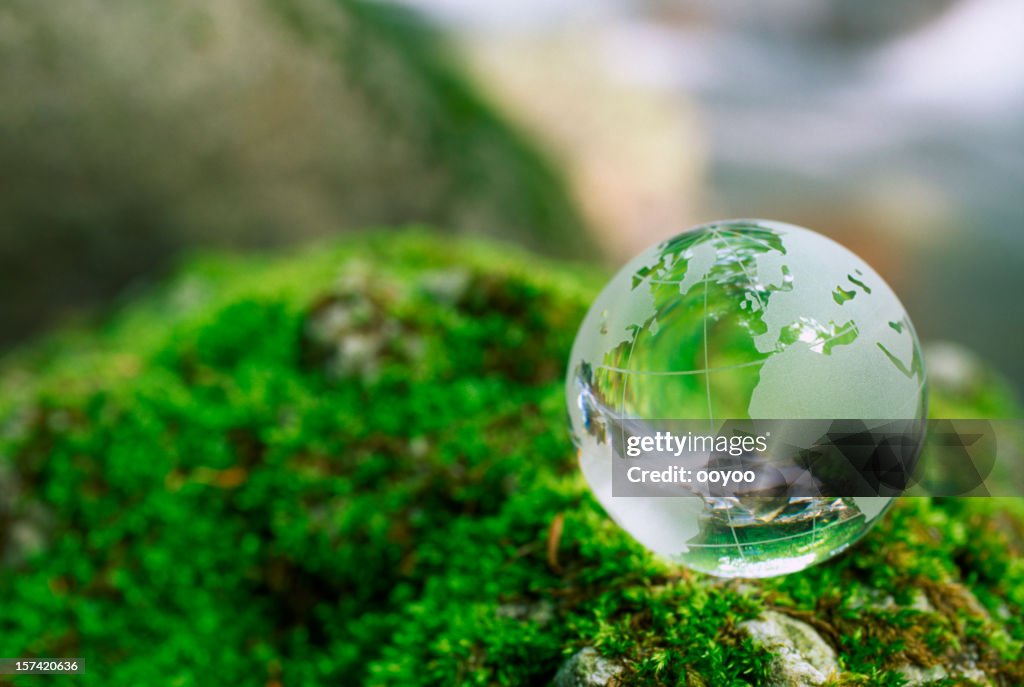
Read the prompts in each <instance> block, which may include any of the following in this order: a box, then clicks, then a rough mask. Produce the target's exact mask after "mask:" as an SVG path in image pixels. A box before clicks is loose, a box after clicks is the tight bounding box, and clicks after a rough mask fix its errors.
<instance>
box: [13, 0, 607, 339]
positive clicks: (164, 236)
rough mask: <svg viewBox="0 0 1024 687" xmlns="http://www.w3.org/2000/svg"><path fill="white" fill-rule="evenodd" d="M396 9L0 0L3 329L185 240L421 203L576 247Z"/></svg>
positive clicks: (40, 319)
mask: <svg viewBox="0 0 1024 687" xmlns="http://www.w3.org/2000/svg"><path fill="white" fill-rule="evenodd" d="M452 62H453V61H452V59H451V57H450V55H449V54H448V53H447V50H446V48H445V46H444V44H443V43H442V42H441V41H440V40H439V39H438V38H437V37H436V36H435V35H433V34H432V33H431V32H430V31H428V30H427V29H426V28H425V27H424V26H423V24H422V22H419V21H418V20H417V19H416V18H415V17H413V16H411V15H410V13H409V12H407V11H402V10H400V9H399V8H395V7H391V6H384V5H380V4H376V3H370V2H360V1H358V0H265V1H260V2H247V1H245V0H217V2H203V1H202V0H174V1H171V0H154V1H147V2H144V3H138V2H131V1H129V0H82V1H81V2H77V1H76V2H73V3H67V2H60V1H59V0H42V1H38V0H13V1H12V2H7V3H4V4H3V6H2V7H0V89H2V91H3V93H4V96H3V99H2V100H0V180H2V182H0V217H2V222H0V345H10V344H11V343H13V342H16V341H19V340H24V339H25V338H26V336H28V335H30V334H31V333H33V332H35V331H37V330H38V329H40V328H41V327H42V326H44V325H45V324H47V323H50V322H52V321H53V320H54V319H59V318H60V317H61V316H62V315H66V314H68V313H74V312H78V311H82V310H86V309H88V308H89V307H90V306H95V305H97V304H102V303H104V302H106V301H108V300H109V299H111V298H114V297H115V296H116V295H117V294H119V293H120V292H122V291H123V290H124V289H125V288H126V287H129V286H130V285H133V284H138V283H140V281H141V282H142V283H145V282H146V281H148V280H150V279H152V278H155V277H157V276H160V274H161V273H162V272H163V271H164V270H166V269H167V268H168V267H169V264H170V263H171V262H172V261H173V260H174V258H175V256H176V255H177V254H179V253H181V252H182V251H184V250H187V249H195V248H196V247H199V246H211V245H219V246H224V245H227V246H235V247H263V246H273V245H280V244H284V243H293V242H298V241H303V240H306V239H309V238H312V237H316V236H321V235H325V234H333V233H336V232H338V231H343V230H346V229H352V228H360V229H362V228H366V227H373V226H375V225H385V224H386V225H392V226H393V225H400V224H402V223H409V222H423V223H429V224H434V225H437V226H439V227H444V228H446V229H448V230H450V231H454V232H475V233H481V234H488V235H491V236H498V237H502V236H503V237H506V238H508V239H510V240H512V239H514V240H517V241H519V242H520V243H526V244H527V245H531V246H532V247H533V248H534V249H536V250H541V251H545V252H548V253H552V254H561V255H566V254H571V255H577V256H579V255H586V254H587V252H588V251H587V247H586V238H585V236H584V235H583V232H582V229H581V224H580V220H579V218H578V215H577V213H576V211H575V209H574V208H573V207H572V206H571V205H570V204H569V202H568V201H567V200H566V193H565V192H564V188H563V185H562V182H561V181H560V178H559V177H558V175H557V174H556V173H555V172H554V171H553V168H552V166H551V165H549V164H548V162H547V161H546V159H545V157H544V155H543V154H542V153H540V152H538V150H537V149H536V148H535V147H533V146H532V145H530V144H529V143H527V142H526V141H524V140H523V139H522V138H521V137H520V136H519V134H518V133H517V132H516V131H514V130H513V129H512V128H511V127H509V126H508V125H507V124H506V123H505V122H504V120H503V118H502V117H501V116H500V115H499V114H498V113H497V112H496V111H495V110H494V109H493V108H492V107H490V106H489V105H488V104H487V103H486V102H485V101H484V100H483V99H482V98H480V97H479V96H478V95H477V93H476V90H475V89H474V88H473V86H472V85H471V84H470V83H469V82H468V81H467V80H466V79H465V78H464V77H463V76H462V74H461V70H459V69H458V68H457V66H455V65H454V64H453V63H452Z"/></svg>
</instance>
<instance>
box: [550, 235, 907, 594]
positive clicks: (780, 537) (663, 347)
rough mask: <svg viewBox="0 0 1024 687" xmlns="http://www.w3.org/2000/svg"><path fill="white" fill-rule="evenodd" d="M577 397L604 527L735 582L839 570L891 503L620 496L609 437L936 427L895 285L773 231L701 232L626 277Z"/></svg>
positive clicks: (815, 241) (667, 244)
mask: <svg viewBox="0 0 1024 687" xmlns="http://www.w3.org/2000/svg"><path fill="white" fill-rule="evenodd" d="M566 392H567V402H568V409H569V418H570V428H571V432H572V435H573V439H574V441H575V443H576V445H577V447H578V450H579V461H580V467H581V468H582V470H583V474H584V476H585V478H586V480H587V482H588V484H589V485H590V487H591V489H592V490H593V493H594V494H595V495H596V497H597V499H598V500H599V501H600V503H601V504H602V506H603V507H604V508H605V510H606V511H607V512H608V514H609V515H610V516H611V517H612V518H613V519H614V520H615V521H616V522H618V524H619V525H621V526H622V527H623V528H624V529H625V530H626V531H627V532H629V534H631V535H632V536H633V537H635V538H636V539H637V540H639V541H640V542H641V543H642V544H644V545H645V546H647V547H648V548H649V549H651V550H652V551H654V552H656V553H657V554H660V555H661V556H663V557H666V558H668V559H670V560H671V561H674V562H677V563H680V564H682V565H685V566H687V567H690V568H693V569H696V570H700V571H703V572H707V573H710V574H713V575H719V576H726V577H766V576H771V575H779V574H785V573H790V572H794V571H797V570H801V569H803V568H806V567H808V566H810V565H813V564H814V563H817V562H820V561H823V560H825V559H827V558H829V557H831V556H834V555H836V554H837V553H839V552H840V551H842V550H843V549H845V548H847V547H848V546H850V545H851V544H852V543H853V542H854V541H856V540H857V539H858V538H859V537H861V536H862V535H863V534H864V533H865V532H866V531H867V530H868V528H869V527H870V526H871V525H872V524H873V523H874V522H876V521H877V520H878V519H879V518H880V517H881V516H882V514H883V513H884V512H885V511H886V509H887V508H888V507H889V505H890V504H891V498H889V497H885V496H847V495H838V496H801V497H789V498H785V499H783V500H782V501H781V502H780V501H779V499H771V498H765V497H763V496H746V495H744V494H743V493H741V492H740V493H734V494H730V495H728V496H724V497H722V496H717V497H716V496H710V495H707V494H703V495H684V496H679V497H648V498H644V497H637V496H617V495H614V494H613V486H612V482H613V479H612V461H613V460H619V459H621V456H618V457H617V456H616V454H615V452H614V451H613V449H612V443H613V442H612V441H611V440H610V437H611V436H613V434H614V431H613V430H615V429H616V428H617V427H620V426H622V425H623V424H625V423H634V424H635V423H643V422H644V421H645V420H649V419H652V418H679V419H694V420H704V419H706V420H708V421H712V420H714V419H716V418H718V419H722V418H729V419H744V418H748V419H757V418H772V419H777V420H778V419H781V420H816V419H829V418H873V419H893V420H907V419H917V420H920V419H922V418H924V416H925V413H926V386H925V370H924V365H923V360H922V356H921V351H920V345H919V342H918V340H917V336H916V334H915V332H914V329H913V327H912V325H911V323H910V320H909V318H908V317H907V314H906V311H905V310H904V308H903V306H902V305H901V304H900V302H899V300H898V299H897V298H896V295H895V294H894V293H893V292H892V290H891V289H890V288H889V286H888V285H886V283H885V282H884V281H883V280H882V278H881V277H879V275H878V274H877V273H876V272H875V271H874V270H872V269H871V267H869V266H868V265H867V264H866V263H865V262H864V261H863V260H861V259H860V258H858V257H857V256H856V255H854V254H853V253H851V252H850V251H849V250H847V249H845V248H844V247H842V246H840V245H839V244H837V243H835V242H834V241H832V240H830V239H828V238H826V237H824V236H821V235H820V234H817V233H815V232H812V231H810V230H808V229H803V228H801V227H796V226H792V225H788V224H783V223H779V222H771V221H764V220H741V221H727V222H719V223H714V224H707V225H704V226H700V227H697V228H695V229H692V230H690V231H687V232H685V233H683V234H680V235H678V236H676V237H674V238H672V239H669V240H667V241H664V242H662V243H659V244H658V245H656V246H653V247H651V248H650V249H648V250H646V251H644V252H643V253H642V254H641V255H639V256H637V257H636V258H635V259H633V260H632V261H631V262H629V263H628V264H627V265H626V266H625V267H624V268H623V269H622V270H621V271H620V272H619V273H618V274H617V275H616V276H615V277H614V278H613V279H612V280H611V281H610V282H609V283H608V285H607V286H606V287H605V288H604V290H603V291H602V292H601V294H600V295H599V296H598V298H597V300H596V301H595V302H594V304H593V306H592V307H591V308H590V311H589V312H588V313H587V316H586V318H585V319H584V321H583V324H582V325H581V326H580V330H579V333H578V334H577V336H576V340H575V343H574V346H573V350H572V354H571V358H570V362H569V368H568V377H567V383H566Z"/></svg>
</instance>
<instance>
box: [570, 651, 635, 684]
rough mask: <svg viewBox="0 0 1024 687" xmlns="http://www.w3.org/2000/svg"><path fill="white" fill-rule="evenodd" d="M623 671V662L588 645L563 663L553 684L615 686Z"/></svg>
mask: <svg viewBox="0 0 1024 687" xmlns="http://www.w3.org/2000/svg"><path fill="white" fill-rule="evenodd" d="M622 671H623V666H622V665H621V664H619V663H616V662H615V661H612V660H611V659H608V658H605V657H604V656H601V655H600V654H599V653H597V651H596V650H595V649H594V648H593V647H590V646H588V647H584V648H583V649H581V650H580V651H578V652H577V653H575V654H573V655H572V657H570V658H569V659H568V660H567V661H566V662H565V663H563V664H562V667H561V668H559V669H558V674H557V675H555V681H554V683H553V684H554V687H614V686H615V685H617V684H618V683H619V680H618V677H619V675H621V674H622Z"/></svg>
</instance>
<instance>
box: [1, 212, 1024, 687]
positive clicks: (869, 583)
mask: <svg viewBox="0 0 1024 687" xmlns="http://www.w3.org/2000/svg"><path fill="white" fill-rule="evenodd" d="M599 282H600V277H599V276H597V275H593V274H590V273H589V272H587V271H585V270H573V269H571V268H566V267H559V266H555V265H553V264H548V263H545V262H544V261H540V260H538V259H537V258H534V257H531V256H525V255H520V254H518V253H516V252H515V251H510V250H509V249H507V248H505V247H500V246H497V247H495V246H487V245H482V244H474V243H454V244H453V243H451V242H450V241H449V242H446V243H442V242H441V241H439V240H437V238H436V237H434V236H432V235H430V234H426V233H419V232H409V233H405V234H401V235H399V238H397V239H396V238H394V237H393V236H387V237H381V236H366V237H361V238H359V239H354V240H350V241H347V242H344V243H341V244H337V245H334V246H321V247H319V248H317V249H314V250H309V251H306V252H303V253H301V254H298V255H295V256H292V257H287V258H277V259H271V258H262V259H261V258H252V259H245V260H240V259H229V258H207V259H199V260H197V261H195V262H194V264H193V265H192V266H191V267H189V268H188V269H186V270H185V271H184V272H183V273H182V274H181V275H180V277H178V278H177V279H176V280H175V281H174V282H173V283H172V284H170V285H169V286H167V287H166V288H165V289H163V290H162V291H161V292H159V293H156V294H153V295H151V296H149V297H148V298H146V299H144V300H143V301H141V302H140V303H139V304H138V305H136V306H133V307H131V308H129V309H127V310H125V311H124V312H122V313H121V314H120V315H118V316H116V317H115V318H113V319H112V320H110V321H109V322H108V323H107V324H105V325H104V326H102V327H100V328H98V329H97V330H94V331H89V332H68V333H65V334H62V335H60V336H58V337H55V338H53V339H51V340H49V341H47V342H44V343H42V344H40V345H39V346H37V347H36V348H35V349H33V350H32V351H27V352H25V353H22V354H19V355H18V356H16V357H14V358H11V359H9V360H8V361H7V364H6V366H5V368H4V372H3V375H2V377H0V413H2V415H0V427H2V428H3V429H2V434H0V437H2V438H0V485H2V486H3V493H4V494H5V498H4V499H2V500H0V555H2V556H3V558H2V559H0V560H2V563H0V566H2V568H0V569H2V570H3V572H4V574H3V575H0V654H2V655H5V656H31V655H35V656H83V657H85V658H86V659H87V660H88V661H89V662H90V665H89V672H88V674H87V675H84V676H82V677H81V678H79V682H80V683H81V684H84V685H89V684H102V685H120V684H153V683H158V684H163V683H170V684H181V685H189V684H204V685H208V684H232V685H233V684H251V683H260V684H283V685H293V684H301V685H317V684H358V683H364V684H373V685H419V684H423V685H427V684H465V685H493V684H499V685H502V684H504V685H515V684H544V683H547V682H549V681H550V680H551V679H552V678H553V676H554V675H555V673H556V672H557V670H558V668H559V666H560V665H561V664H562V663H563V662H564V661H565V659H566V658H567V657H568V656H570V655H572V654H573V653H575V652H577V651H578V650H580V649H581V648H583V647H593V648H594V649H596V651H597V652H598V653H599V654H600V655H602V656H604V657H606V658H607V659H608V660H610V661H613V662H614V664H615V665H617V666H620V667H621V673H620V676H619V679H620V681H621V682H622V684H637V685H655V684H687V685H716V686H718V685H759V684H765V682H766V681H767V680H768V679H769V677H768V676H769V675H770V674H771V670H772V661H773V657H772V656H771V655H770V654H769V653H768V652H766V651H765V650H764V649H763V648H760V647H758V646H756V645H755V644H754V643H753V642H752V641H751V638H750V637H749V636H748V634H746V633H745V632H744V631H743V629H742V623H743V622H744V621H745V620H749V619H753V618H756V617H757V616H758V615H759V614H761V613H762V612H763V611H764V610H766V609H772V610H775V611H779V612H782V613H785V614H787V615H789V616H791V617H793V618H796V619H799V620H802V621H804V622H806V623H808V624H809V625H811V627H813V628H814V629H815V630H816V631H817V632H818V633H819V634H820V635H821V636H822V637H823V638H824V639H825V640H826V641H827V642H828V643H829V644H831V645H832V646H833V647H834V648H835V649H836V650H837V654H838V656H839V661H840V665H841V669H842V671H843V672H842V673H841V674H839V675H837V676H836V678H835V680H833V684H835V685H898V684H902V682H901V681H902V680H903V678H902V676H901V675H900V674H899V673H898V672H896V669H897V668H899V667H900V666H901V665H904V664H906V663H912V664H916V665H919V666H924V667H927V666H930V665H942V664H943V663H945V662H949V661H953V660H956V659H957V658H958V656H959V655H960V654H961V653H962V652H963V651H964V650H966V649H967V648H970V650H971V652H973V654H974V655H975V656H976V659H977V664H978V666H979V667H980V668H982V669H983V670H984V671H985V672H986V673H988V674H989V675H990V676H995V677H997V678H998V679H1001V680H1003V681H1004V682H1005V683H1007V684H1014V683H1019V682H1021V674H1022V670H1024V669H1022V665H1021V661H1020V658H1019V657H1020V654H1021V646H1022V642H1024V627H1022V625H1021V621H1020V620H1019V618H1020V617H1021V613H1022V611H1024V592H1022V591H1021V590H1024V565H1022V564H1021V559H1020V555H1019V554H1020V545H1021V541H1022V538H1021V536H1020V533H1021V531H1022V523H1024V517H1022V515H1021V507H1020V505H1019V504H1018V503H1011V502H1000V501H996V500H985V499H961V500H951V499H947V500H939V499H906V500H904V501H903V502H901V503H900V504H899V505H898V506H897V507H896V508H894V509H893V512H892V513H891V514H890V515H889V516H888V517H887V518H886V519H885V520H884V521H883V523H882V524H881V525H880V526H878V527H876V528H875V529H874V530H873V531H872V532H871V533H870V534H869V535H868V536H867V537H866V538H865V539H864V540H863V541H862V542H861V543H859V544H858V545H857V546H856V547H855V549H854V550H853V553H852V554H851V555H845V556H841V557H839V558H838V559H836V560H834V561H832V562H830V563H828V564H826V565H821V566H817V567H815V568H811V569H809V570H807V571H804V572H802V573H799V574H795V575H790V576H787V577H784V578H779V579H772V580H767V581H763V582H759V583H737V582H729V583H723V582H721V581H718V580H713V579H711V578H707V577H704V576H700V575H696V574H692V573H689V572H687V571H685V570H680V569H676V568H673V567H671V566H668V565H666V564H664V563H663V562H660V561H658V560H656V559H655V558H653V557H652V556H650V555H649V554H648V553H647V552H646V551H645V550H644V549H643V548H642V547H640V546H639V545H638V544H637V543H635V542H634V541H632V540H631V539H629V537H628V536H627V535H625V534H624V533H623V532H622V531H621V530H620V529H619V528H618V527H617V526H616V525H615V524H614V523H612V522H611V520H610V519H609V518H607V516H605V514H604V513H603V511H602V510H601V509H600V507H599V506H598V505H597V504H596V502H595V501H594V500H593V499H592V498H591V497H590V495H589V494H588V492H587V489H586V487H585V485H584V484H583V482H582V479H581V476H580V475H579V474H578V470H577V469H576V466H575V460H574V457H573V454H572V449H571V446H570V444H569V440H568V437H567V435H566V430H565V421H564V417H565V410H564V396H563V389H562V371H563V365H564V361H565V358H566V356H567V353H568V348H569V345H570V344H571V339H572V336H573V334H574V332H575V329H576V326H577V324H578V321H579V319H580V318H581V317H582V315H583V313H584V310H585V308H586V307H587V305H588V304H589V301H590V299H591V297H592V295H593V293H594V291H595V289H596V288H597V286H598V285H599ZM944 393H947V392H946V391H944V390H943V389H942V388H941V387H940V388H938V389H937V390H936V394H938V395H940V397H941V394H944ZM955 401H956V399H952V400H950V402H955ZM26 531H27V532H32V533H35V535H36V539H37V543H38V545H36V546H28V545H26V543H25V542H26V541H27V540H26V539H25V536H24V533H25V532H26ZM18 533H20V534H18ZM26 682H27V680H26ZM950 684H952V683H950Z"/></svg>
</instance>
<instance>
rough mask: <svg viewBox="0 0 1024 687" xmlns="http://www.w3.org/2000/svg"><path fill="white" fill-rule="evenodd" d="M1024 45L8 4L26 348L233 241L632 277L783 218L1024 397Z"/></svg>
mask: <svg viewBox="0 0 1024 687" xmlns="http://www.w3.org/2000/svg"><path fill="white" fill-rule="evenodd" d="M1021 26H1024V4H1022V3H1020V2H1018V1H1017V0H904V1H903V2H899V3H893V2H887V1H886V0H860V1H853V0H778V1H776V2H772V3H763V2H757V1H755V0H734V1H733V2H728V3H721V2H715V1H713V0H686V1H680V0H671V1H670V0H633V1H626V0H621V1H613V0H523V1H521V2H514V3H512V2H506V3H495V2H483V3H482V2H473V1H472V0H409V2H407V3H406V4H405V5H384V4H380V3H376V2H369V1H364V2H354V1H352V0H263V1H262V2H248V1H245V0H218V1H217V2H214V3H208V2H202V1H201V0H178V1H176V2H170V1H169V0H154V1H150V2H146V3H138V2H131V1H130V0H79V1H76V2H73V3H68V2H58V1H56V0H10V1H9V2H6V3H4V4H3V6H2V7H0V88H2V92H3V94H4V95H3V97H2V99H0V217H2V222H0V345H2V346H3V348H4V349H11V348H13V347H16V346H18V345H19V344H21V343H23V342H25V341H27V340H29V339H31V338H32V337H34V336H37V335H39V334H40V333H41V332H44V331H46V330H47V329H50V328H53V327H55V326H58V324H61V323H66V322H67V321H68V320H72V321H73V320H76V319H77V320H80V319H82V318H88V317H92V316H94V315H95V314H96V313H100V314H102V312H104V311H105V310H106V309H108V308H110V307H111V306H112V305H113V304H116V303H117V302H119V301H120V300H122V299H124V298H126V297H130V296H131V294H133V293H135V292H137V291H139V290H140V289H145V288H146V287H147V285H148V284H151V283H154V282H155V281H158V280H159V279H160V278H161V277H162V276H163V275H164V274H166V273H167V272H168V271H169V270H170V269H172V268H173V265H174V264H175V263H176V261H177V260H178V258H179V257H180V256H182V255H184V254H186V253H189V252H192V251H195V250H201V249H205V248H208V247H222V246H228V247H231V248H235V249H247V250H252V249H265V248H268V247H274V246H279V245H284V244H291V243H298V242H305V241H309V240H313V239H316V238H317V237H323V236H327V235H332V234H335V233H338V232H343V231H347V230H353V229H357V228H366V227H374V226H385V225H387V226H395V225H399V224H404V223H426V224H430V225H434V226H436V227H438V228H440V229H442V230H446V231H451V232H455V233H477V234H485V235H490V236H496V237H500V238H503V239H506V240H509V241H514V242H517V243H521V244H524V245H526V246H528V247H530V248H532V249H534V250H538V251H542V252H546V253H549V254H552V255H558V256H566V257H572V258H578V259H580V260H591V261H592V260H603V261H604V262H605V263H606V264H607V265H608V267H609V268H612V267H614V266H616V265H618V264H619V263H621V262H622V261H623V260H625V259H626V258H627V257H629V256H630V255H631V254H633V253H635V252H637V251H639V250H640V249H642V248H643V247H645V246H646V245H648V244H650V243H652V242H655V241H657V240H659V239H662V238H665V237H667V236H669V235H671V234H673V233H676V232H678V231H679V230H681V229H683V228H685V227H687V226H690V225H692V224H695V223H698V222H702V221H707V220H711V219H716V218H722V217H751V216H756V217H769V218H774V219H780V220H785V221H790V222H795V223H797V224H802V225H805V226H809V227H812V228H815V229H817V230H819V231H822V232H823V233H826V234H828V235H830V236H832V237H834V238H836V239H837V240H839V241H840V242H842V243H844V244H846V245H847V246H849V247H850V248H852V249H853V250H854V251H856V252H857V253H859V254H861V255H862V256H863V257H864V258H866V259H867V260H868V261H869V262H870V263H871V264H872V265H874V266H875V267H876V269H878V271H879V272H881V273H882V274H883V276H884V277H885V278H886V279H887V280H888V281H889V282H890V283H891V284H892V285H893V287H894V288H895V290H896V291H897V293H899V294H900V295H901V297H902V299H903V300H904V303H905V305H906V306H907V308H908V310H909V311H910V313H911V316H912V318H913V320H914V322H915V324H916V326H917V328H918V330H919V333H920V335H921V337H922V338H923V339H925V340H931V341H934V340H950V341H954V342H959V343H962V344H964V345H966V346H967V347H968V348H970V349H972V350H974V351H975V352H977V353H978V354H979V355H981V356H982V357H984V358H987V359H988V360H989V361H991V362H993V363H994V364H995V365H996V366H997V367H998V368H1000V369H1001V370H1002V371H1004V372H1005V373H1006V374H1008V375H1009V376H1010V377H1011V378H1012V379H1013V380H1014V382H1015V383H1016V385H1017V387H1018V389H1024V359H1022V356H1021V355H1020V352H1021V350H1022V349H1024V316H1022V307H1021V296H1022V294H1024V270H1022V267H1024V229H1022V226H1024V202H1022V200H1021V193H1020V184H1021V180H1022V179H1024V42H1022V41H1020V40H1019V39H1018V37H1017V33H1018V32H1019V27H1021ZM566 198H569V199H571V200H570V201H567V200H566Z"/></svg>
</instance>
